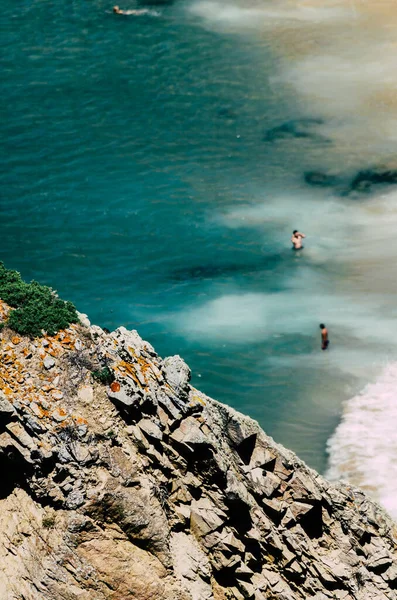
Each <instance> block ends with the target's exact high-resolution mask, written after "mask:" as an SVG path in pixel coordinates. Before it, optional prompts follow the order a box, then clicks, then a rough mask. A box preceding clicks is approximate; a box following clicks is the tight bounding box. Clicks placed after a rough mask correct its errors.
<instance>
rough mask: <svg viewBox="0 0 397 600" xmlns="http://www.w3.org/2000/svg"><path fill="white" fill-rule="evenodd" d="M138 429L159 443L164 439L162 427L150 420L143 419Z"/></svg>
mask: <svg viewBox="0 0 397 600" xmlns="http://www.w3.org/2000/svg"><path fill="white" fill-rule="evenodd" d="M138 427H139V429H140V430H141V431H143V433H144V434H145V435H146V436H147V437H148V438H151V439H153V440H159V441H160V440H162V439H163V434H162V431H161V429H160V427H159V426H158V425H156V423H154V422H153V421H151V420H150V419H142V420H141V421H139V423H138Z"/></svg>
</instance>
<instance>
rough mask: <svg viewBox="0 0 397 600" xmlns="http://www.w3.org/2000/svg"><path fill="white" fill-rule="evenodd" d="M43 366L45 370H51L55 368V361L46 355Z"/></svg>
mask: <svg viewBox="0 0 397 600" xmlns="http://www.w3.org/2000/svg"><path fill="white" fill-rule="evenodd" d="M43 365H44V367H45V368H46V369H47V370H49V369H52V367H54V366H55V360H54V359H53V358H52V356H48V354H47V356H46V357H45V358H44V361H43Z"/></svg>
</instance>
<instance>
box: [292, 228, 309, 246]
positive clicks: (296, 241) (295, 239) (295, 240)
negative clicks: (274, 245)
mask: <svg viewBox="0 0 397 600" xmlns="http://www.w3.org/2000/svg"><path fill="white" fill-rule="evenodd" d="M305 237H306V236H305V234H304V233H301V232H300V231H298V230H297V229H294V231H293V232H292V237H291V242H292V249H293V250H302V248H303V246H302V239H303V238H305Z"/></svg>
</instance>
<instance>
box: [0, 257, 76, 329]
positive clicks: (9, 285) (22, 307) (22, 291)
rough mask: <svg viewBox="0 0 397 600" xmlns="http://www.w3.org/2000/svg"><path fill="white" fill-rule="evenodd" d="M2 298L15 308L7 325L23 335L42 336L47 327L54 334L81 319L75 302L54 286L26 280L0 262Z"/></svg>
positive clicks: (0, 291) (0, 295)
mask: <svg viewBox="0 0 397 600" xmlns="http://www.w3.org/2000/svg"><path fill="white" fill-rule="evenodd" d="M0 299H1V300H3V301H4V302H6V303H7V304H8V305H9V306H11V307H12V308H14V309H15V310H12V311H11V312H10V314H9V317H8V321H7V326H8V327H10V328H11V329H13V330H14V331H16V332H17V333H19V334H21V335H28V336H30V337H39V336H41V335H42V332H43V330H44V331H45V332H46V333H47V334H48V335H54V334H55V333H56V332H57V331H59V330H60V329H65V328H66V327H68V326H69V325H70V324H71V323H76V322H77V321H78V316H77V311H76V308H75V307H74V306H73V304H72V303H71V302H65V301H64V300H61V299H60V298H58V296H57V294H56V292H54V290H52V289H51V288H49V287H47V286H45V285H40V284H39V283H37V281H32V282H31V283H25V282H24V281H23V280H22V278H21V275H20V274H19V273H18V272H17V271H12V270H10V269H6V267H5V266H4V264H3V263H2V262H0Z"/></svg>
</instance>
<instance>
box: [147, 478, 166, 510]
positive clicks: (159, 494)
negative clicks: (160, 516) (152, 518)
mask: <svg viewBox="0 0 397 600" xmlns="http://www.w3.org/2000/svg"><path fill="white" fill-rule="evenodd" d="M151 495H152V496H154V497H155V498H157V500H158V501H159V502H160V504H161V508H162V509H163V510H167V509H168V498H169V495H170V491H169V489H168V486H167V484H166V483H160V484H156V483H152V489H151Z"/></svg>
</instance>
